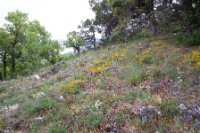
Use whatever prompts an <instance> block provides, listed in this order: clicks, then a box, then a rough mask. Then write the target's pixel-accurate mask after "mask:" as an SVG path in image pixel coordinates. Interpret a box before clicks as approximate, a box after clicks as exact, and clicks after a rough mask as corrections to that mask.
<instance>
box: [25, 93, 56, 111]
mask: <svg viewBox="0 0 200 133" xmlns="http://www.w3.org/2000/svg"><path fill="white" fill-rule="evenodd" d="M54 107H56V103H55V101H53V100H52V99H51V98H50V97H49V96H42V97H40V98H39V99H34V100H27V101H26V102H25V103H23V105H22V111H23V112H25V113H27V114H28V115H33V114H37V113H39V112H40V111H42V110H49V109H53V108H54Z"/></svg>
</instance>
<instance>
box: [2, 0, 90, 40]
mask: <svg viewBox="0 0 200 133" xmlns="http://www.w3.org/2000/svg"><path fill="white" fill-rule="evenodd" d="M0 9H1V11H0V25H3V24H4V23H5V22H6V21H5V19H4V18H5V16H6V15H7V13H8V12H10V11H16V10H17V9H19V10H20V11H22V12H25V13H28V14H29V19H30V20H34V19H37V20H38V21H39V22H40V23H41V24H42V25H43V26H45V27H46V30H47V31H49V32H50V33H51V34H52V37H53V38H54V39H61V40H63V39H65V37H66V35H67V33H68V32H70V31H72V30H76V29H77V26H78V25H79V24H80V22H81V20H85V19H87V18H94V13H93V12H92V11H91V10H90V7H89V3H88V0H0Z"/></svg>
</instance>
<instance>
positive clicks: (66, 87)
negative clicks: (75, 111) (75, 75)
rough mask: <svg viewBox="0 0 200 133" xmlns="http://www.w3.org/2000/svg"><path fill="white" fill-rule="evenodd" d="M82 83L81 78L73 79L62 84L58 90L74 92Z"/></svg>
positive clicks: (77, 90)
mask: <svg viewBox="0 0 200 133" xmlns="http://www.w3.org/2000/svg"><path fill="white" fill-rule="evenodd" d="M82 85H83V81H82V80H73V81H71V82H69V83H68V84H65V85H62V86H61V87H60V88H59V90H60V91H61V92H67V93H68V94H76V93H78V92H79V90H80V89H81V87H82Z"/></svg>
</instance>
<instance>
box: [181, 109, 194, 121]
mask: <svg viewBox="0 0 200 133" xmlns="http://www.w3.org/2000/svg"><path fill="white" fill-rule="evenodd" d="M183 119H184V121H185V122H191V121H192V119H193V113H192V110H191V109H189V110H185V111H183Z"/></svg>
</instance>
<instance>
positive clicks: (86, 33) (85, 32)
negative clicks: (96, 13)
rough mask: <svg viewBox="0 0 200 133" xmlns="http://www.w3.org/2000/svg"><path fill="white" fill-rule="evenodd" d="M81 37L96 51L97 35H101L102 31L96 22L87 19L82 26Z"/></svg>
mask: <svg viewBox="0 0 200 133" xmlns="http://www.w3.org/2000/svg"><path fill="white" fill-rule="evenodd" d="M79 28H80V29H81V35H82V36H83V38H84V40H85V41H86V42H87V45H88V44H89V45H92V46H93V48H94V49H96V47H97V46H96V35H95V34H96V33H97V32H98V33H101V29H100V28H99V27H98V26H97V25H96V24H95V21H94V20H90V19H87V20H85V21H84V22H82V24H81V26H79Z"/></svg>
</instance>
